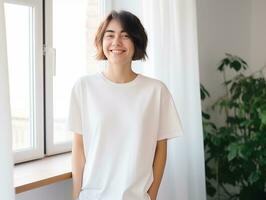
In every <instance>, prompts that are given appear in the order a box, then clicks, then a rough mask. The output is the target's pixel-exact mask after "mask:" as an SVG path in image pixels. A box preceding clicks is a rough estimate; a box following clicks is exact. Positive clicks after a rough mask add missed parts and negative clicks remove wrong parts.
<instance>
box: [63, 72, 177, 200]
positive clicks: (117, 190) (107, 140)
mask: <svg viewBox="0 0 266 200" xmlns="http://www.w3.org/2000/svg"><path fill="white" fill-rule="evenodd" d="M68 127H69V129H70V130H71V131H73V132H75V133H80V134H82V135H83V142H84V151H85V156H86V164H85V168H84V174H83V183H82V191H81V193H80V196H79V199H80V200H149V199H150V198H149V196H148V194H147V191H148V189H149V187H150V186H151V184H152V181H153V168H152V165H153V158H154V154H155V149H156V144H157V141H158V140H162V139H169V138H173V137H176V136H178V135H180V134H181V124H180V120H179V116H178V113H177V111H176V108H175V105H174V101H173V99H172V96H171V94H170V92H169V90H168V89H167V87H166V86H165V85H164V84H163V83H162V82H161V81H159V80H156V79H153V78H150V77H147V76H144V75H141V74H138V76H137V77H136V78H135V79H134V80H133V81H130V82H128V83H114V82H112V81H110V80H109V79H107V78H106V77H105V76H104V75H103V73H102V72H100V73H96V74H93V75H88V76H85V77H82V78H80V79H79V80H78V81H77V82H76V84H75V85H74V87H73V90H72V94H71V103H70V109H69V119H68Z"/></svg>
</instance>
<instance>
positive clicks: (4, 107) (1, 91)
mask: <svg viewBox="0 0 266 200" xmlns="http://www.w3.org/2000/svg"><path fill="white" fill-rule="evenodd" d="M9 102H10V101H9V86H8V68H7V51H6V35H5V16H4V2H3V0H0V196H1V197H0V198H1V199H5V200H13V199H15V195H14V188H13V173H12V169H13V159H12V142H11V138H12V137H11V135H12V134H11V115H10V103H9Z"/></svg>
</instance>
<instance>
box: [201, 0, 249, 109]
mask: <svg viewBox="0 0 266 200" xmlns="http://www.w3.org/2000/svg"><path fill="white" fill-rule="evenodd" d="M197 16H198V41H199V65H200V80H201V83H203V84H204V85H205V86H206V87H207V90H208V91H209V92H210V93H211V94H212V95H213V96H212V101H213V100H214V99H216V98H217V97H219V96H221V95H222V94H223V93H224V90H223V88H222V87H221V85H220V83H221V82H222V75H221V74H220V73H218V71H217V70H216V69H217V64H218V62H219V61H220V60H221V59H222V58H223V57H224V56H225V52H228V53H232V54H235V55H239V56H240V57H242V58H243V59H245V60H247V61H249V60H250V55H249V49H250V16H251V4H250V0H233V1H231V0H224V1H221V0H197ZM207 102H208V101H207ZM207 104H209V102H208V103H207Z"/></svg>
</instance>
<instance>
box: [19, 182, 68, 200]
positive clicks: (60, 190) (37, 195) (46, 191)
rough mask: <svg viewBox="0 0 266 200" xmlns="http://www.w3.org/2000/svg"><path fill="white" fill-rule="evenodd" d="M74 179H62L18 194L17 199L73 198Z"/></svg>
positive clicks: (64, 199) (47, 199)
mask: <svg viewBox="0 0 266 200" xmlns="http://www.w3.org/2000/svg"><path fill="white" fill-rule="evenodd" d="M71 185H72V181H71V180H67V181H62V182H59V183H55V184H51V185H48V186H44V187H41V188H37V189H34V190H30V191H28V192H23V193H19V194H17V195H16V200H72V193H71V192H72V186H71Z"/></svg>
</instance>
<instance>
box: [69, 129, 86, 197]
mask: <svg viewBox="0 0 266 200" xmlns="http://www.w3.org/2000/svg"><path fill="white" fill-rule="evenodd" d="M84 165H85V155H84V147H83V136H82V135H81V134H78V133H75V134H74V136H73V143H72V179H73V199H74V200H76V199H77V198H78V196H79V193H80V191H81V186H82V176H83V169H84Z"/></svg>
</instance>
